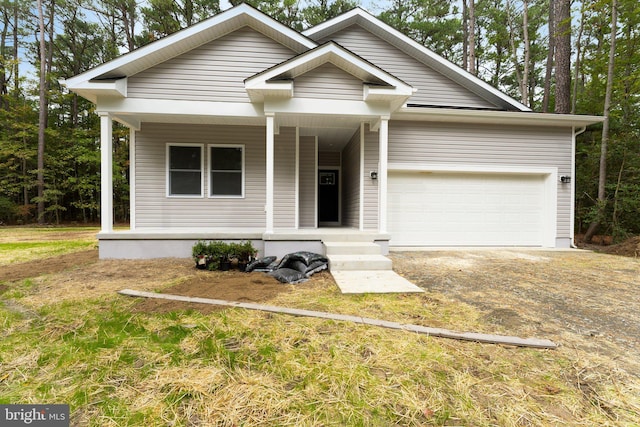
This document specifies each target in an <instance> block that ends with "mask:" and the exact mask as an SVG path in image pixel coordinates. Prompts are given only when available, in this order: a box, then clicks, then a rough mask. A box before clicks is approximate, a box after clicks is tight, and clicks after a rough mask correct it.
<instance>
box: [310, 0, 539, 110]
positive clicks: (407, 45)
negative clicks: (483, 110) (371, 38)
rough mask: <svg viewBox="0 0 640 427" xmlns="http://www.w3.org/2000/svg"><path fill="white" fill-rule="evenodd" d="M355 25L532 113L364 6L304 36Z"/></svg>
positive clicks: (317, 37)
mask: <svg viewBox="0 0 640 427" xmlns="http://www.w3.org/2000/svg"><path fill="white" fill-rule="evenodd" d="M352 25H360V26H361V27H362V28H364V29H366V30H368V31H370V32H371V33H373V34H375V35H376V36H378V37H380V38H381V39H383V40H385V41H387V42H388V43H391V44H392V45H393V46H396V47H397V48H399V49H401V50H402V51H404V52H405V53H407V54H409V55H410V56H412V57H414V58H416V59H417V60H419V61H421V62H422V63H424V64H426V65H428V66H429V67H431V68H433V69H434V70H436V71H438V72H439V73H442V74H443V75H445V76H447V77H448V78H450V79H451V80H453V81H454V82H456V83H457V84H459V85H461V86H463V87H465V88H466V89H468V90H470V91H472V92H474V93H476V94H477V95H479V96H481V97H482V98H485V99H487V100H488V101H490V102H492V103H494V104H496V105H499V106H502V107H504V108H505V109H508V110H516V111H532V110H531V109H530V108H529V107H527V106H525V105H524V104H521V103H520V102H518V101H516V100H515V99H513V98H511V97H510V96H508V95H506V94H504V93H502V92H501V91H499V90H498V89H496V88H494V87H493V86H491V85H490V84H488V83H486V82H484V81H483V80H481V79H479V78H478V77H476V76H474V75H473V74H471V73H468V72H467V71H465V70H463V69H462V68H460V67H458V66H457V65H455V64H453V63H451V62H449V61H447V60H446V59H444V58H443V57H441V56H440V55H438V54H436V53H435V52H433V51H431V50H429V49H427V48H426V47H424V46H422V45H421V44H419V43H418V42H416V41H414V40H412V39H411V38H409V37H407V36H406V35H404V34H403V33H401V32H400V31H398V30H396V29H395V28H393V27H391V26H390V25H387V24H385V23H384V22H382V21H381V20H379V19H378V18H376V17H374V16H373V15H371V14H370V13H369V12H367V11H365V10H364V9H362V8H360V7H357V8H355V9H352V10H350V11H349V12H346V13H343V14H342V15H339V16H337V17H335V18H333V19H330V20H328V21H325V22H323V23H321V24H318V25H316V26H314V27H311V28H309V29H307V30H305V31H303V32H302V34H303V35H305V36H307V37H309V38H311V39H314V40H321V39H327V38H329V37H330V36H331V35H332V34H334V33H336V32H338V31H340V30H343V29H345V28H348V27H350V26H352Z"/></svg>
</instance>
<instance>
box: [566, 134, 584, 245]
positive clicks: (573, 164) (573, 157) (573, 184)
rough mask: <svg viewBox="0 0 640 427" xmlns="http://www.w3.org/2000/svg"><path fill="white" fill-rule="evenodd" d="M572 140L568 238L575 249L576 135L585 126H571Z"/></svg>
mask: <svg viewBox="0 0 640 427" xmlns="http://www.w3.org/2000/svg"><path fill="white" fill-rule="evenodd" d="M573 129H574V131H573V141H572V144H571V176H572V177H573V179H572V180H571V198H572V199H573V200H572V202H573V203H571V228H570V232H571V236H570V237H571V239H570V241H571V242H570V246H571V247H572V248H573V249H577V248H578V247H577V246H576V242H575V239H576V236H575V221H576V136H578V135H580V134H581V133H584V131H586V130H587V127H586V126H583V127H581V128H579V129H578V130H575V128H573Z"/></svg>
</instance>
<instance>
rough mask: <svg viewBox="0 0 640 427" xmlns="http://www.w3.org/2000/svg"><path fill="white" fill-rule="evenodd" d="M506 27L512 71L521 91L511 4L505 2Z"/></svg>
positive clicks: (520, 76)
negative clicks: (507, 29)
mask: <svg viewBox="0 0 640 427" xmlns="http://www.w3.org/2000/svg"><path fill="white" fill-rule="evenodd" d="M506 6H507V25H508V27H509V45H510V46H511V59H512V61H513V69H514V73H515V75H516V81H517V83H518V88H520V90H521V91H522V84H523V83H522V75H521V74H520V62H519V61H518V48H517V47H516V40H515V39H516V34H515V30H514V24H513V16H512V12H513V8H512V7H511V2H510V1H509V0H507V4H506Z"/></svg>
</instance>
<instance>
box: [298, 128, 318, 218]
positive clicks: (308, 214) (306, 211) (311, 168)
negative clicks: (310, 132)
mask: <svg viewBox="0 0 640 427" xmlns="http://www.w3.org/2000/svg"><path fill="white" fill-rule="evenodd" d="M299 188H300V195H299V206H300V219H299V221H300V227H301V228H315V227H316V138H315V137H313V136H301V137H300V178H299Z"/></svg>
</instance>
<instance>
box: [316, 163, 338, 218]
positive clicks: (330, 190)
mask: <svg viewBox="0 0 640 427" xmlns="http://www.w3.org/2000/svg"><path fill="white" fill-rule="evenodd" d="M318 222H319V223H320V225H340V171H338V170H329V169H324V170H323V169H320V170H318Z"/></svg>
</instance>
